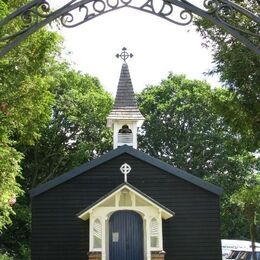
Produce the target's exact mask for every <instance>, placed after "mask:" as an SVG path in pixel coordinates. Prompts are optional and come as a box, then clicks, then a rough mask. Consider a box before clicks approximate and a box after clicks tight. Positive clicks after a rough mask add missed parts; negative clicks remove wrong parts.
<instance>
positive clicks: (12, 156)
mask: <svg viewBox="0 0 260 260" xmlns="http://www.w3.org/2000/svg"><path fill="white" fill-rule="evenodd" d="M21 159H22V155H21V153H19V152H17V151H16V150H15V149H14V148H12V147H10V146H8V145H7V144H1V143H0V231H1V230H2V229H3V228H4V227H5V226H6V225H7V224H10V223H11V219H10V214H12V213H14V211H13V209H12V203H11V200H12V199H13V200H15V199H16V197H17V196H18V195H21V194H22V190H21V188H20V185H19V184H18V183H17V178H18V177H21V168H20V161H21Z"/></svg>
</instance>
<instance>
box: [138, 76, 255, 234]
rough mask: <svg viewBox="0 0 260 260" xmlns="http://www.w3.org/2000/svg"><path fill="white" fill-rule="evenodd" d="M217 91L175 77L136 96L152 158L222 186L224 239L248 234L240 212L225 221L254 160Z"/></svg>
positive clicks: (142, 144)
mask: <svg viewBox="0 0 260 260" xmlns="http://www.w3.org/2000/svg"><path fill="white" fill-rule="evenodd" d="M217 91H218V90H211V88H210V86H209V85H208V84H206V83H205V82H201V81H196V80H194V81H192V80H188V79H186V78H185V76H176V75H173V74H170V75H169V76H168V78H167V79H166V80H163V81H162V82H161V84H160V85H158V86H148V87H147V88H146V89H145V90H143V91H142V93H141V94H140V95H138V103H139V108H140V110H141V112H142V114H143V115H144V116H145V118H146V119H145V122H144V124H143V127H142V129H141V134H142V135H141V137H140V140H139V142H140V145H139V146H140V148H141V149H142V150H143V151H145V152H147V153H149V154H150V155H152V156H155V157H157V158H159V159H161V160H163V161H166V162H167V163H170V164H172V165H174V166H176V167H179V168H181V169H184V170H186V171H187V172H189V173H191V174H194V175H196V176H198V177H200V178H203V179H205V180H208V181H210V182H212V183H215V184H217V185H220V186H221V187H223V188H224V190H225V193H224V196H223V197H222V220H223V225H222V229H223V232H222V234H223V237H239V236H241V235H243V234H244V235H245V236H247V234H246V233H244V224H243V223H241V220H240V215H241V214H240V215H237V216H235V217H234V216H232V218H227V216H229V208H230V203H227V201H229V197H230V195H231V194H233V193H234V192H235V191H236V190H237V189H238V188H240V187H241V186H242V185H243V184H244V182H245V180H246V176H247V175H248V174H250V173H251V167H252V163H253V162H254V160H255V158H254V156H253V155H252V154H250V153H248V152H247V151H246V150H245V146H244V143H243V142H242V138H241V136H240V135H239V134H237V133H236V132H234V131H232V129H231V128H230V127H229V126H228V125H227V124H226V122H225V120H224V119H223V117H221V116H219V114H218V112H217V111H216V109H215V107H214V104H215V98H216V92H217ZM226 91H227V90H226ZM158 133H160V134H159V135H158ZM229 217H230V216H229ZM238 223H239V225H238ZM238 226H239V227H240V229H238Z"/></svg>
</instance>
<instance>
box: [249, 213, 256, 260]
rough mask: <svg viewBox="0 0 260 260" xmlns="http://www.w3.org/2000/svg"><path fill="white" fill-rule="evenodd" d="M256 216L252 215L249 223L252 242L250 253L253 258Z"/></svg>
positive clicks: (254, 254)
mask: <svg viewBox="0 0 260 260" xmlns="http://www.w3.org/2000/svg"><path fill="white" fill-rule="evenodd" d="M255 221H256V216H254V217H253V219H252V223H251V224H250V236H251V242H252V254H253V260H257V259H256V253H255V241H256V223H255Z"/></svg>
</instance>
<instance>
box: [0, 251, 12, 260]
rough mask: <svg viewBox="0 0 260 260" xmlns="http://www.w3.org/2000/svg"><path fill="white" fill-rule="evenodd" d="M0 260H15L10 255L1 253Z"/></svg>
mask: <svg viewBox="0 0 260 260" xmlns="http://www.w3.org/2000/svg"><path fill="white" fill-rule="evenodd" d="M0 260H14V258H13V257H12V256H10V255H9V253H7V252H5V253H1V251H0Z"/></svg>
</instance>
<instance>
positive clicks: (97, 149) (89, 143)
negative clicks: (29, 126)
mask: <svg viewBox="0 0 260 260" xmlns="http://www.w3.org/2000/svg"><path fill="white" fill-rule="evenodd" d="M51 75H52V77H53V80H52V81H51V84H50V91H51V93H52V95H53V97H54V102H53V104H52V106H51V110H52V113H51V114H52V116H51V118H50V119H49V122H48V125H47V126H46V127H44V128H42V130H41V132H40V138H39V139H38V140H37V141H36V142H35V143H34V144H33V145H25V144H23V145H22V144H20V145H19V146H17V148H18V149H19V150H20V151H22V152H23V154H24V160H23V162H22V165H21V166H22V176H23V179H22V180H21V181H20V184H21V186H22V189H23V190H24V191H25V195H24V196H23V197H20V198H19V199H18V202H17V203H16V206H15V210H16V212H17V215H16V216H14V217H12V221H13V223H14V225H13V226H11V227H9V228H8V230H6V231H5V232H4V234H3V240H4V242H3V244H4V246H5V247H6V248H8V251H13V252H15V256H16V257H17V258H19V259H26V260H28V258H29V252H30V251H29V250H30V245H29V237H30V231H31V227H30V198H29V196H28V193H27V191H29V190H30V189H31V188H33V187H35V186H37V185H38V184H40V183H44V182H46V181H48V180H50V179H53V178H54V177H57V176H59V175H60V174H63V173H65V172H66V171H68V170H71V169H72V168H74V167H77V166H79V165H80V164H82V163H83V162H86V161H88V160H91V159H93V158H95V157H97V156H98V155H100V154H102V153H104V152H106V151H107V150H109V149H111V147H112V145H111V144H112V142H111V140H112V133H111V132H110V131H109V130H108V129H107V128H106V117H107V115H108V113H109V112H110V110H111V108H112V103H113V102H112V98H111V96H110V95H109V94H108V93H107V92H105V91H104V89H103V87H102V86H101V85H100V83H99V81H98V80H97V79H96V78H94V77H91V76H89V75H87V74H82V73H80V72H77V71H74V70H73V69H71V68H70V66H69V65H67V64H66V63H60V64H57V65H56V66H53V67H52V74H51ZM17 227H19V228H17Z"/></svg>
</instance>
